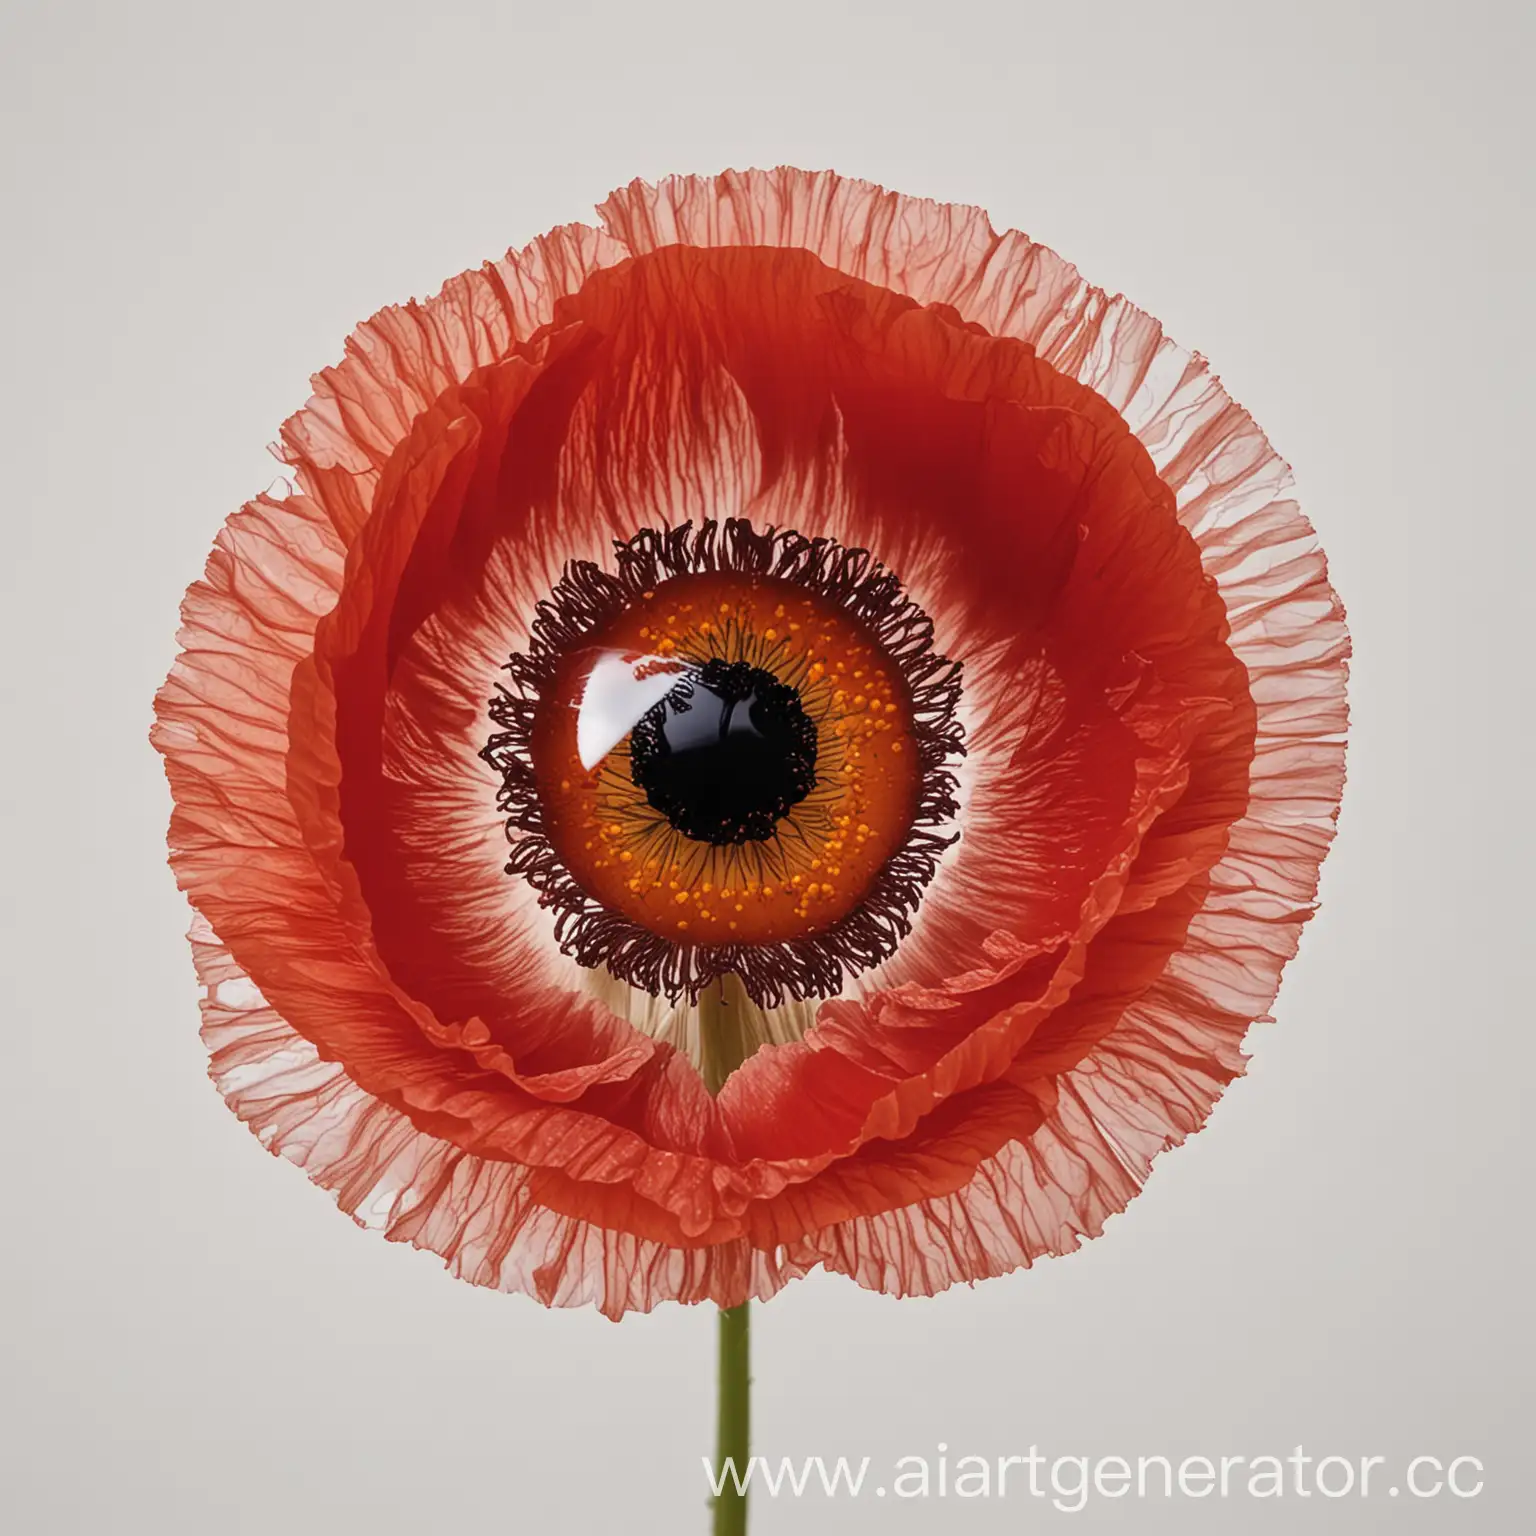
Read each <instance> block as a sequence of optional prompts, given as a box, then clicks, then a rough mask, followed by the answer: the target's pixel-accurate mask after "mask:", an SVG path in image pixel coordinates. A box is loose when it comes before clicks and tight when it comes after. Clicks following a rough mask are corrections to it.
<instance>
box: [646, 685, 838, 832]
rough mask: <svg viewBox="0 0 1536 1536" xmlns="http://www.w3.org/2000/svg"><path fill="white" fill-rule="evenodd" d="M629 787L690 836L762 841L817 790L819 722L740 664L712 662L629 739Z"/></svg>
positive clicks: (795, 695) (787, 693)
mask: <svg viewBox="0 0 1536 1536" xmlns="http://www.w3.org/2000/svg"><path fill="white" fill-rule="evenodd" d="M629 756H630V768H631V772H632V773H633V775H634V780H635V783H636V784H638V785H639V786H640V788H641V789H643V790H644V791H645V793H646V798H647V799H648V800H649V801H650V802H651V804H652V805H653V806H655V808H656V809H657V810H658V811H660V812H661V813H662V815H663V816H665V817H666V818H667V820H668V821H670V822H671V823H672V825H673V826H674V827H676V828H677V830H678V831H679V832H681V833H683V834H684V836H686V837H691V838H694V839H696V840H697V841H699V842H703V843H751V842H761V841H763V840H764V839H765V838H769V837H772V836H773V830H774V827H775V826H776V825H777V823H778V820H779V818H780V817H781V816H783V815H784V813H785V812H786V811H788V810H789V808H790V807H791V806H793V805H796V804H798V803H799V802H800V801H801V800H803V799H805V797H806V796H807V795H808V794H809V793H810V792H811V790H812V789H813V788H814V787H815V784H816V725H815V722H814V721H813V720H812V719H811V718H810V717H809V716H808V715H807V714H806V712H805V709H804V707H803V706H802V705H801V703H800V694H799V692H798V691H797V690H796V689H794V688H790V687H787V686H786V685H785V684H783V683H781V682H780V681H779V680H778V679H777V678H776V677H774V675H773V674H772V673H771V672H765V671H763V669H762V668H761V667H752V666H748V665H747V663H746V662H744V661H730V662H727V661H709V662H706V663H705V664H704V666H703V667H702V668H701V669H700V671H699V672H698V673H697V675H696V676H694V677H692V678H690V679H689V680H688V681H686V682H682V683H679V684H678V685H677V687H676V688H674V689H673V690H672V692H671V693H669V694H668V695H667V696H666V698H664V699H663V700H662V701H661V703H659V704H657V705H654V706H653V707H652V708H651V709H649V710H648V711H647V712H646V713H645V715H644V716H643V717H642V718H641V720H640V723H639V724H638V725H636V726H635V728H634V730H633V731H632V732H631V734H630V739H629Z"/></svg>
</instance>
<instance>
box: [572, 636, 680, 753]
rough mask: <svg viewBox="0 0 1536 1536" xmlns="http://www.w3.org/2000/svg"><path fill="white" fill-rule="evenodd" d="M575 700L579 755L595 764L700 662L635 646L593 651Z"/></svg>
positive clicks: (577, 750)
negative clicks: (651, 651) (638, 648)
mask: <svg viewBox="0 0 1536 1536" xmlns="http://www.w3.org/2000/svg"><path fill="white" fill-rule="evenodd" d="M595 655H596V659H595V660H594V661H593V663H592V666H591V668H590V670H589V671H588V672H587V675H586V680H585V682H584V683H583V684H582V688H581V694H580V697H579V698H578V699H577V702H576V755H577V757H578V758H580V760H581V766H582V767H583V768H585V769H587V770H589V771H590V770H591V769H593V768H595V767H596V766H597V765H598V764H599V763H600V762H602V760H603V759H604V758H605V757H607V755H608V754H609V753H610V752H611V751H613V749H614V748H615V747H616V746H618V744H619V743H620V742H621V741H623V739H624V738H625V737H626V736H627V735H628V734H629V733H630V731H631V730H633V729H634V727H635V725H636V724H637V723H638V722H639V720H640V717H641V716H642V715H643V714H644V713H645V712H646V710H648V709H650V708H652V707H653V706H654V705H657V704H659V703H660V702H661V701H662V700H663V699H664V698H666V696H667V695H668V694H669V693H670V692H671V691H672V690H673V689H674V688H675V687H676V686H677V685H678V683H679V682H680V681H682V679H684V678H687V677H692V676H695V675H696V674H697V672H698V668H697V667H696V666H694V665H693V664H691V663H690V662H686V661H682V660H680V659H679V658H678V657H676V656H654V655H647V654H642V653H637V652H635V651H599V652H596V653H595Z"/></svg>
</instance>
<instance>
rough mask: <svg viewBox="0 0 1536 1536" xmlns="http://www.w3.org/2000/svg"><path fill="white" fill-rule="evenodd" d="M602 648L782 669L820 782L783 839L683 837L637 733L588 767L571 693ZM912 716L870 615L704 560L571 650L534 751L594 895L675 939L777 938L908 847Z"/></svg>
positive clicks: (553, 834)
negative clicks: (634, 765) (655, 800)
mask: <svg viewBox="0 0 1536 1536" xmlns="http://www.w3.org/2000/svg"><path fill="white" fill-rule="evenodd" d="M594 649H599V650H621V651H633V652H635V653H654V654H656V655H661V656H677V657H679V658H681V659H685V660H687V661H690V662H694V663H703V662H706V661H710V660H720V661H725V662H745V663H747V664H748V665H750V666H752V667H755V668H761V669H762V670H763V671H765V672H769V673H771V674H772V675H773V676H774V677H775V678H777V679H778V680H779V681H780V682H781V683H783V684H785V685H786V686H788V687H791V688H794V689H796V690H797V691H798V693H799V695H800V702H801V706H802V708H803V709H804V710H805V712H806V714H807V716H809V718H810V719H811V720H812V722H813V723H814V724H815V726H816V732H817V759H816V782H815V785H814V787H813V788H812V789H811V791H810V793H809V794H808V795H807V796H806V797H805V798H804V799H803V800H801V801H800V802H799V803H798V804H796V805H794V806H793V807H791V808H790V809H789V811H788V812H787V813H786V814H785V815H784V816H783V817H782V818H781V819H780V820H779V822H778V824H777V826H776V827H775V829H774V835H773V836H772V837H771V838H768V839H764V840H760V841H748V842H742V843H726V844H716V843H709V842H703V841H697V840H695V839H693V838H690V837H687V836H685V835H684V834H683V833H682V832H680V831H678V830H677V829H676V828H675V827H673V826H672V824H671V823H670V822H669V821H668V819H667V817H666V816H665V815H664V814H663V813H662V812H661V811H659V810H658V809H656V808H655V807H654V806H653V805H652V804H651V803H650V801H649V799H648V798H647V796H646V793H645V791H644V790H643V789H642V788H641V787H640V786H639V785H637V784H636V783H635V781H634V778H633V775H632V773H631V765H630V754H629V742H628V739H627V738H626V739H625V741H623V742H622V743H620V745H619V746H618V747H617V748H616V749H615V750H614V751H613V752H611V753H609V754H608V756H607V757H605V758H604V759H603V761H602V762H601V763H599V764H598V765H597V766H596V767H595V768H593V769H592V770H591V771H590V772H588V771H586V770H584V769H583V768H582V766H581V763H580V760H579V758H578V755H577V746H576V710H575V708H574V707H573V701H574V700H575V698H576V697H577V696H578V695H579V693H580V689H581V686H582V682H583V680H584V675H585V672H586V670H587V669H588V668H589V667H590V665H591V655H592V650H594ZM912 723H913V722H912V700H911V694H910V691H909V689H908V687H907V683H906V681H905V679H904V678H903V676H902V674H901V672H900V670H899V669H898V668H897V666H896V665H895V664H894V663H893V662H892V661H891V660H890V659H889V657H888V656H887V655H886V654H885V653H884V651H883V649H882V647H881V646H880V645H879V644H878V643H877V642H876V640H875V638H874V637H873V636H872V635H871V634H870V632H869V631H868V630H867V629H866V628H865V627H864V625H863V624H861V623H860V622H859V621H858V619H857V618H855V617H853V616H852V615H850V614H849V613H847V612H846V611H844V610H841V609H839V608H837V607H835V606H834V605H833V604H831V603H829V602H827V601H825V600H823V599H820V598H818V597H817V595H816V594H814V593H812V592H809V591H807V589H806V588H804V587H803V586H800V585H797V584H795V583H792V582H787V581H783V580H778V579H775V578H773V577H766V576H755V575H747V574H743V573H740V572H729V571H715V572H701V573H698V574H693V575H684V576H677V577H673V578H671V579H669V580H666V581H663V582H660V583H658V584H657V586H656V587H655V589H654V590H653V591H648V592H646V593H644V594H642V596H641V598H640V600H639V601H638V602H636V603H635V604H634V605H632V607H630V608H629V609H628V610H627V611H626V612H624V613H623V614H621V615H619V617H618V618H616V619H614V620H612V621H611V622H610V623H609V624H608V625H607V626H605V627H604V628H602V629H600V630H598V631H596V632H594V633H593V634H592V635H591V637H590V639H589V642H588V648H587V649H584V650H582V651H578V652H576V653H574V654H572V655H570V656H567V657H566V658H565V659H564V661H563V662H562V664H561V670H560V674H559V676H558V680H557V683H556V686H555V687H554V688H553V689H552V690H551V691H550V696H549V702H547V703H544V704H542V705H541V707H540V709H539V713H538V716H537V718H536V721H535V724H534V729H533V737H532V758H533V766H534V771H535V774H536V776H537V781H538V787H539V794H540V798H541V800H542V802H543V806H544V813H545V818H546V826H547V829H548V835H549V839H550V842H551V844H552V845H553V846H554V848H555V849H556V851H557V852H558V853H559V855H560V857H561V859H562V860H563V862H564V863H565V866H566V868H567V869H568V870H569V871H570V872H571V874H572V875H573V877H574V878H575V879H576V880H577V881H578V882H579V883H580V884H581V885H582V886H583V887H584V888H585V889H586V890H587V892H588V893H589V894H590V895H591V896H592V897H594V898H595V899H596V900H598V901H601V902H603V903H604V904H605V905H606V906H609V907H611V908H615V909H617V910H618V911H620V912H622V913H624V915H625V916H627V917H628V918H630V919H631V920H632V921H634V922H636V923H639V924H640V925H642V926H643V927H645V928H648V929H650V930H651V931H652V932H654V933H658V934H662V935H664V936H666V937H667V938H669V939H672V940H673V941H674V942H681V943H684V944H697V945H711V944H759V943H778V942H782V941H784V940H787V939H795V938H802V937H806V936H808V935H811V934H814V933H818V932H820V931H822V930H823V929H826V928H828V927H830V926H831V925H832V924H834V923H836V922H838V921H839V920H840V919H841V918H843V917H845V916H846V915H847V914H848V913H849V912H850V911H852V910H853V909H854V908H855V907H856V906H857V905H858V903H859V902H860V901H861V900H862V899H863V898H864V896H865V895H866V893H867V892H868V891H869V889H870V887H871V885H872V884H873V883H874V880H875V878H876V876H877V875H878V874H879V872H880V870H881V869H882V868H883V867H884V865H885V863H886V862H887V860H888V859H889V858H890V857H891V855H892V854H893V853H895V852H896V851H897V850H898V849H900V848H901V847H902V845H903V843H904V842H905V840H906V838H907V836H908V834H909V832H910V830H911V827H912V822H913V817H914V815H915V812H916V809H917V800H918V792H919V786H920V779H921V775H920V762H919V753H918V750H917V746H916V743H915V741H914V738H913V735H912Z"/></svg>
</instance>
